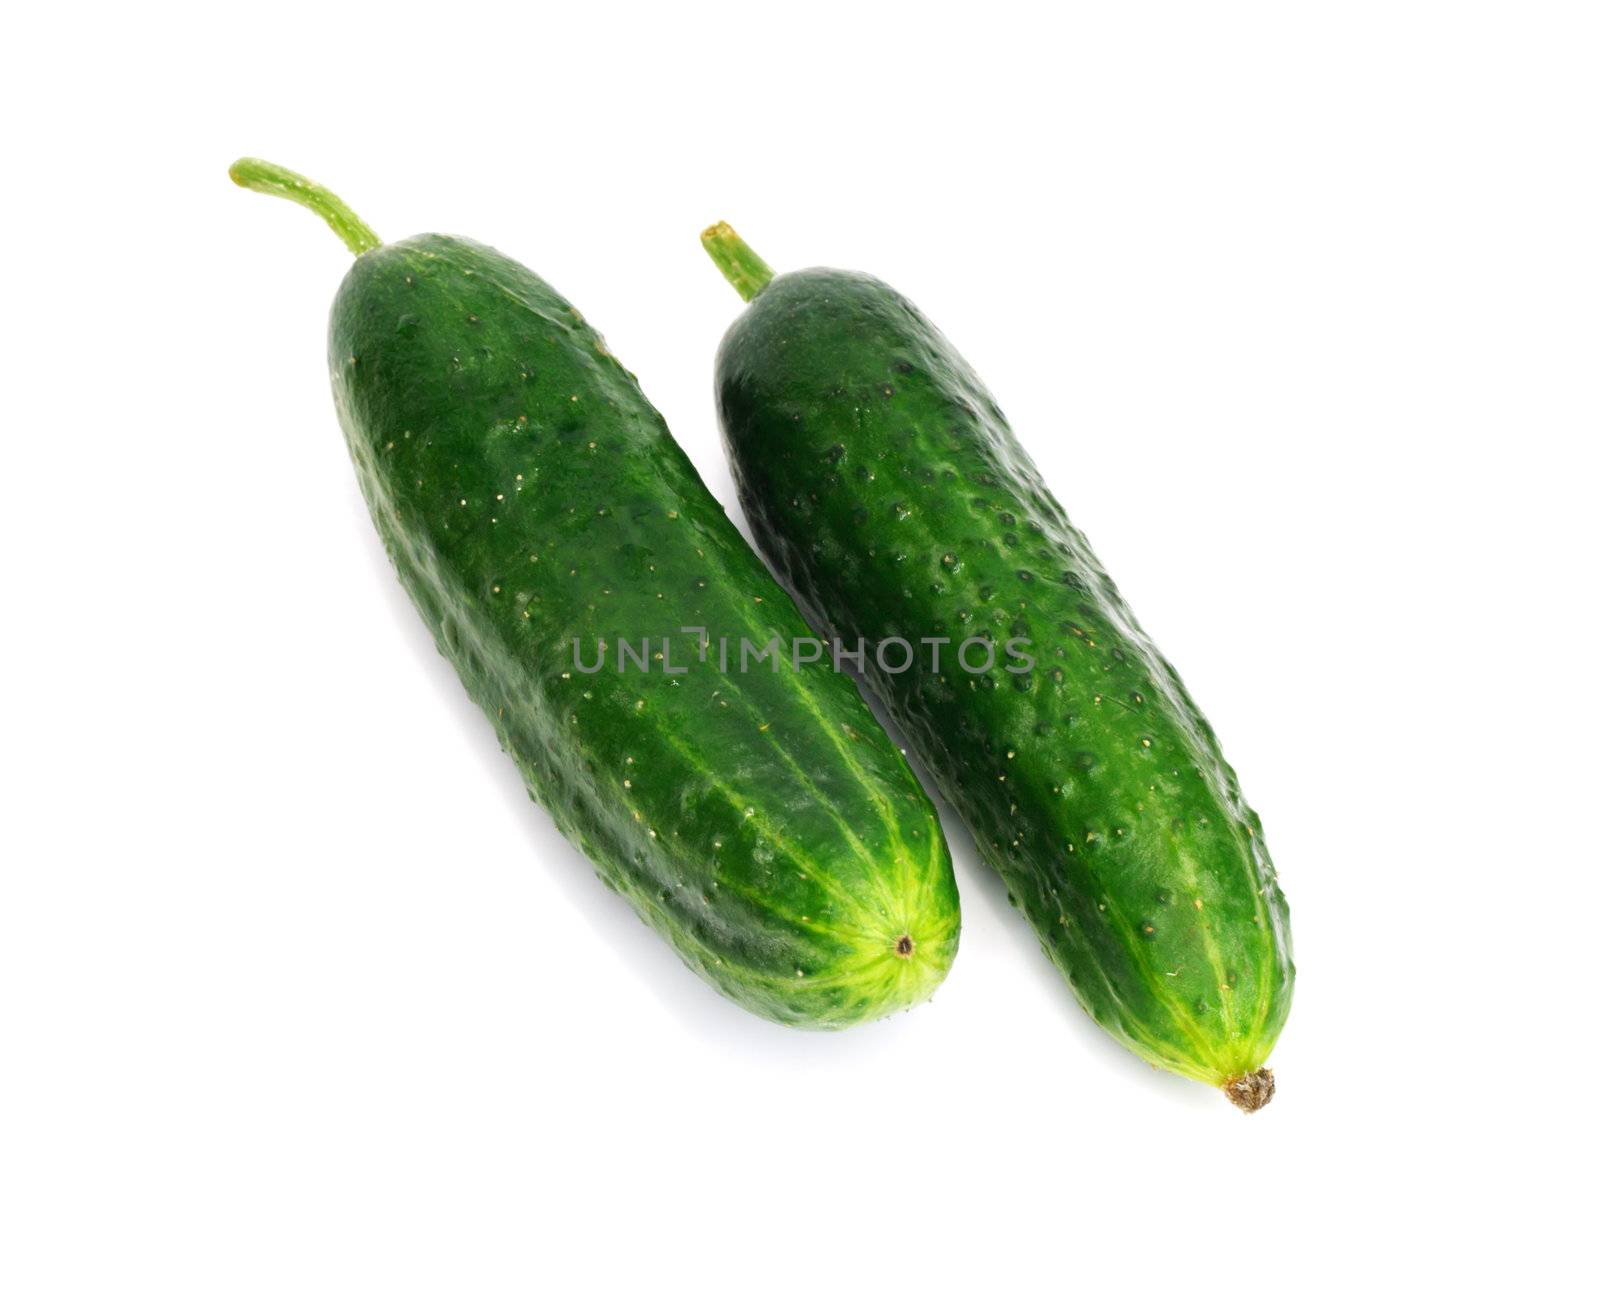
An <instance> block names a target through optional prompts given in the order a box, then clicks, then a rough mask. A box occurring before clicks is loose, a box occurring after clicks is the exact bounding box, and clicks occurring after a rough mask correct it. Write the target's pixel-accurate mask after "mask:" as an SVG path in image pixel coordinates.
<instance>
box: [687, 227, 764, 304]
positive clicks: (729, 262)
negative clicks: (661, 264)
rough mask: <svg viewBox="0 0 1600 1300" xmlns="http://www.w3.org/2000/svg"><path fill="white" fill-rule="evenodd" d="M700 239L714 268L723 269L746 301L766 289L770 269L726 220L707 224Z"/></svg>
mask: <svg viewBox="0 0 1600 1300" xmlns="http://www.w3.org/2000/svg"><path fill="white" fill-rule="evenodd" d="M700 242H701V243H702V244H703V245H705V250H706V252H708V253H710V254H711V260H712V261H713V262H715V263H716V264H717V270H719V271H721V272H722V274H723V275H724V276H725V277H726V278H727V281H728V283H729V284H731V285H732V286H733V287H734V288H735V289H737V290H738V291H739V296H740V297H741V298H743V299H744V300H745V301H746V302H749V301H750V299H752V298H754V297H755V296H756V295H757V294H758V293H760V292H761V291H762V290H763V289H765V288H766V287H767V284H768V282H769V281H770V280H771V279H772V268H771V267H770V266H768V265H767V264H766V263H765V262H763V261H762V260H761V258H760V257H759V256H758V255H757V253H756V251H755V249H753V248H751V247H750V245H749V244H747V243H745V242H744V240H742V239H740V238H739V236H738V234H737V233H735V231H734V229H733V227H732V226H730V225H729V224H728V223H727V222H726V221H719V222H717V224H716V225H714V226H707V227H706V228H705V229H704V230H703V231H701V232H700Z"/></svg>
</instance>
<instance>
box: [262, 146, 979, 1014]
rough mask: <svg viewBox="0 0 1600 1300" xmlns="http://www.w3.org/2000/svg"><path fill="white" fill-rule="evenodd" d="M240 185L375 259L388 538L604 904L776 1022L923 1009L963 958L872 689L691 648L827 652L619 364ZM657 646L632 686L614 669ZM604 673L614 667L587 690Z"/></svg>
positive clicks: (493, 291)
mask: <svg viewBox="0 0 1600 1300" xmlns="http://www.w3.org/2000/svg"><path fill="white" fill-rule="evenodd" d="M232 175H233V177H234V179H235V180H236V181H238V182H239V183H240V184H242V185H245V186H248V187H250V188H253V189H259V190H265V191H267V192H269V193H277V194H281V195H284V196H285V197H289V198H293V199H296V200H297V201H299V202H301V203H304V204H305V205H306V206H308V207H310V208H312V209H313V210H315V211H318V212H319V213H321V214H322V215H324V216H325V217H326V218H327V219H328V220H329V224H330V225H332V226H333V227H334V228H335V230H336V231H338V232H339V233H340V234H341V235H342V236H343V237H344V238H345V240H346V242H347V244H349V246H350V247H351V249H352V251H354V252H356V253H357V254H358V256H357V258H356V261H355V265H354V266H353V267H352V268H351V270H350V272H349V274H348V275H347V276H346V277H345V280H344V284H343V285H342V286H341V288H340V290H339V294H338V298H337V300H336V301H335V303H334V307H333V316H332V322H331V325H330V329H329V344H328V351H329V366H330V369H331V373H332V380H333V389H334V397H335V400H336V403H337V406H338V411H339V417H340V420H341V423H342V424H343V426H344V431H345V435H346V438H347V440H348V443H349V447H350V453H351V456H352V457H353V459H354V461H355V466H356V472H357V474H358V476H359V478H360V482H361V489H362V492H363V493H364V495H365V497H366V500H367V504H368V506H369V507H370V509H371V512H372V518H373V521H374V522H375V523H376V525H377V527H378V531H379V533H380V534H381V535H382V537H383V541H384V544H385V546H386V547H387V548H388V552H389V555H390V557H391V558H392V559H393V561H394V564H395V567H396V568H397V569H398V570H399V574H400V579H401V581H402V582H403V583H404V585H405V588H406V590H407V591H408V592H409V593H410V595H411V598H412V600H413V601H414V602H415V604H416V607H417V609H418V610H419V611H420V612H421V614H422V617H423V618H424V619H425V620H426V622H427V624H428V627H429V628H430V629H431V630H432V632H433V634H434V637H435V639H436V641H437V643H438V646H439V649H440V651H441V652H442V653H443V654H444V655H445V656H446V657H447V658H448V659H449V660H450V662H451V663H452V664H453V665H454V666H455V669H456V671H457V672H458V673H459V674H460V677H461V680H462V682H463V684H464V685H465V686H466V688H467V691H468V693H469V694H470V695H471V696H472V698H473V699H474V700H475V701H476V702H477V703H478V704H479V705H480V706H481V707H482V709H483V710H484V712H485V713H486V714H487V715H488V717H489V719H490V721H491V722H492V723H493V724H494V727H495V730H496V732H497V733H498V734H499V738H500V743H501V745H502V746H503V747H504V748H505V749H506V751H507V752H508V753H509V754H510V755H511V757H512V758H513V759H515V761H516V763H517V765H518V767H520V768H521V770H522V774H523V776H524V777H525V778H526V781H527V786H528V790H529V792H530V793H531V794H532V795H533V797H534V798H535V799H536V800H537V801H538V802H540V803H541V804H543V805H544V806H545V807H546V808H547V809H548V810H549V812H550V815H551V816H552V817H553V818H554V819H555V822H556V824H557V825H558V826H559V827H560V828H561V830H562V832H563V833H564V834H565V835H566V836H567V837H568V838H569V839H571V840H572V841H573V842H574V843H575V844H577V845H578V847H579V848H581V849H582V850H583V852H584V853H585V854H587V855H588V856H589V858H590V859H591V860H592V861H593V862H594V864H595V866H596V867H597V868H598V870H599V874H600V876H601V878H602V879H603V880H604V881H605V883H606V884H608V885H610V886H611V887H612V888H613V889H615V890H617V891H619V892H620V893H621V894H623V895H624V896H625V897H626V898H627V899H628V901H629V902H630V903H631V904H632V905H633V907H634V908H635V909H636V910H637V911H638V913H639V915H640V916H641V917H643V918H644V920H645V921H646V922H648V923H649V924H650V925H652V926H653V927H655V928H656V929H657V930H658V931H660V933H661V934H662V935H664V936H665V937H666V938H667V939H668V941H669V942H671V944H672V945H673V947H674V948H676V949H677V951H678V952H679V954H680V955H681V956H682V957H683V959H684V961H686V962H687V963H688V964H689V965H690V966H691V967H692V968H693V969H694V970H696V971H697V972H699V973H700V974H701V975H703V976H704V977H705V978H706V979H707V980H708V981H710V982H711V983H712V984H713V985H715V986H716V987H717V988H718V989H720V990H721V991H722V992H724V993H726V994H727V995H728V996H729V997H730V998H732V999H734V1000H735V1001H736V1002H739V1003H741V1004H742V1005H744V1006H746V1007H748V1008H750V1009H751V1010H752V1011H756V1012H758V1013H760V1014H761V1015H764V1016H767V1017H770V1018H771V1019H773V1020H778V1021H782V1022H784V1023H788V1024H794V1025H801V1026H806V1027H812V1028H835V1027H842V1026H846V1025H850V1024H853V1023H856V1022H858V1021H861V1020H864V1019H868V1018H872V1017H876V1016H881V1015H884V1014H886V1013H888V1012H891V1011H894V1010H896V1009H898V1008H901V1007H905V1006H908V1005H910V1004H912V1003H914V1002H917V1001H919V1000H921V999H922V998H924V997H926V996H927V995H928V994H929V993H930V992H931V991H932V989H933V988H934V986H935V985H937V984H938V983H939V981H940V979H941V978H942V977H943V975H944V973H945V971H946V969H947V968H948V967H949V965H950V961H951V959H952V957H953V956H954V954H955V950H956V941H957V931H958V928H959V912H958V908H957V901H956V892H955V885H954V880H953V877H952V875H951V871H950V862H949V854H948V851H947V849H946V847H945V843H944V839H943V837H942V835H941V833H940V830H939V825H938V822H937V819H936V815H935V813H934V811H933V808H932V806H931V804H930V803H929V801H928V799H927V796H926V795H925V794H924V793H923V792H922V790H921V788H920V787H919V786H918V785H917V783H916V780H915V778H914V777H913V776H912V775H911V772H910V770H909V768H908V767H907V766H906V763H905V760H904V758H903V757H902V756H901V754H900V753H899V751H897V750H896V749H895V748H894V746H893V745H892V744H890V742H889V740H888V738H887V737H886V736H885V735H884V733H883V731H882V729H881V728H880V727H879V726H878V725H877V723H876V721H875V720H874V719H873V717H872V714H871V712H870V711H869V710H868V709H867V707H866V705H865V703H864V702H863V701H862V699H861V697H860V695H859V693H858V692H857V691H856V689H855V687H854V686H853V684H852V683H851V682H850V680H849V679H848V678H847V677H842V676H839V675H837V674H835V673H833V672H832V671H831V670H830V669H829V668H828V667H827V666H825V665H822V664H817V665H814V666H810V667H808V668H806V669H803V670H801V671H794V670H793V669H792V668H790V667H788V666H785V667H783V669H782V670H781V671H774V670H773V669H772V667H771V664H770V662H767V663H759V664H752V665H751V666H750V669H749V671H747V672H743V673H740V672H737V671H735V666H734V665H730V667H729V670H728V671H726V672H723V671H720V669H719V665H718V656H717V655H716V654H715V653H713V655H712V656H710V657H708V658H707V659H706V661H705V662H701V661H700V657H699V655H698V653H697V650H696V643H697V641H698V640H699V637H698V635H697V634H696V635H683V634H681V633H680V629H681V628H684V627H688V626H694V627H699V628H704V629H706V633H705V635H706V636H707V637H710V638H716V639H718V640H720V639H721V638H722V637H724V636H726V637H729V638H739V637H741V636H742V637H747V638H749V639H750V640H751V641H752V642H754V643H757V644H758V645H764V644H765V643H766V642H767V641H768V640H769V639H770V638H772V637H779V638H782V639H784V640H785V642H787V641H788V640H789V639H791V638H795V637H805V636H807V635H808V632H807V629H806V627H805V625H804V624H803V623H802V622H801V620H800V616H799V614H798V613H797V611H796V610H795V607H794V604H793V602H792V601H791V600H790V599H789V597H788V596H787V595H785V594H784V592H783V591H782V589H781V588H780V587H778V586H777V584H776V583H775V582H774V581H773V579H772V578H771V576H770V575H769V574H768V572H767V571H766V569H765V568H764V567H763V566H762V564H761V561H760V560H759V559H758V558H757V557H756V555H755V554H754V552H753V551H751V549H750V548H749V546H747V545H746V544H745V542H744V540H743V539H742V538H741V537H740V536H739V534H738V532H737V531H736V530H735V529H734V527H733V525H732V524H731V523H730V522H729V521H728V519H727V516H726V515H725V514H724V512H723V510H722V508H721V507H720V506H719V505H718V504H717V502H716V500H715V499H714V498H713V497H712V496H711V494H710V493H709V492H708V491H707V490H706V488H705V486H704V485H703V484H702V482H701V481H700V478H699V475H698V474H696V472H695V469H694V466H693V465H692V464H691V463H690V461H689V459H688V457H687V456H685V455H684V453H683V451H682V450H681V449H680V448H679V447H678V445H677V443H675V442H674V441H673V439H672V436H671V435H670V434H669V433H668V431H667V428H666V425H665V424H664V423H663V422H662V420H661V417H660V416H659V415H658V414H657V413H656V411H655V409H654V408H653V407H652V406H651V405H650V403H649V402H648V401H646V400H645V398H644V396H643V394H642V393H640V391H639V388H638V386H637V384H636V383H635V382H634V379H633V376H632V375H630V374H629V373H628V372H627V371H626V370H624V369H623V368H622V366H621V365H619V364H618V363H617V361H616V360H615V359H614V358H613V357H612V356H611V354H610V353H609V352H608V351H607V350H606V347H605V344H604V342H603V341H602V339H601V337H600V335H599V334H597V333H596V332H595V331H594V330H593V329H592V328H590V327H589V325H587V324H586V323H585V322H584V320H583V319H582V317H581V316H579V314H578V313H577V311H575V310H574V309H573V307H572V306H571V305H570V304H569V303H568V302H566V300H565V299H563V298H562V297H561V296H560V295H559V294H557V293H556V292H555V291H554V290H553V289H551V288H550V286H549V285H547V284H545V282H544V281H543V280H541V279H539V277H538V276H536V275H534V274H533V273H532V272H530V271H528V270H527V269H525V268H524V267H522V266H520V265H518V264H517V263H516V262H513V261H511V260H510V259H508V258H506V257H503V256H501V255H500V254H499V253H496V252H495V251H494V250H492V249H489V248H485V247H484V246H482V245H480V244H475V243H472V242H471V241H469V240H465V239H458V238H452V237H448V236H444V235H422V236H419V237H417V238H414V239H408V240H405V241H404V242H401V243H397V244H382V243H380V241H379V240H378V239H377V237H376V236H375V235H373V233H372V231H371V230H370V229H369V228H367V227H366V226H365V225H364V224H362V223H361V222H360V220H359V219H358V218H356V217H355V216H354V214H353V213H351V212H349V210H348V209H347V208H345V207H344V206H343V205H342V204H341V203H339V202H338V200H337V199H335V198H333V196H331V195H329V194H328V193H327V192H326V191H324V190H321V189H320V188H319V187H316V186H314V185H312V184H311V183H310V182H307V181H305V180H304V179H303V178H301V177H297V176H295V175H294V174H293V173H288V172H284V171H283V170H282V169H281V168H277V167H274V166H272V165H271V164H265V163H260V162H257V161H254V160H244V161H242V162H240V163H238V164H235V167H234V169H233V172H232ZM645 637H649V638H651V643H650V649H649V651H648V652H646V654H645V655H643V656H637V655H636V657H632V658H623V659H622V660H621V662H622V667H623V671H618V667H617V664H618V649H617V643H618V642H619V641H620V640H623V639H625V640H627V641H628V642H629V644H630V645H631V646H632V647H633V648H634V650H635V652H637V651H638V650H639V648H640V643H641V641H642V640H643V638H645ZM663 638H670V640H668V641H667V642H666V643H665V644H663ZM575 641H576V642H577V644H576V645H575V644H574V642H575ZM602 643H604V644H605V646H606V647H607V650H608V660H607V666H606V667H605V668H603V669H601V670H599V671H594V672H590V671H586V670H587V669H588V668H591V667H593V666H594V664H595V662H596V658H597V655H598V653H599V647H600V646H601V644H602ZM735 644H737V641H735ZM640 658H643V659H644V664H643V666H642V667H641V664H640V662H639V659H640ZM736 663H737V661H735V664H736ZM668 669H678V670H681V671H674V672H669V671H667V670H668Z"/></svg>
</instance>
